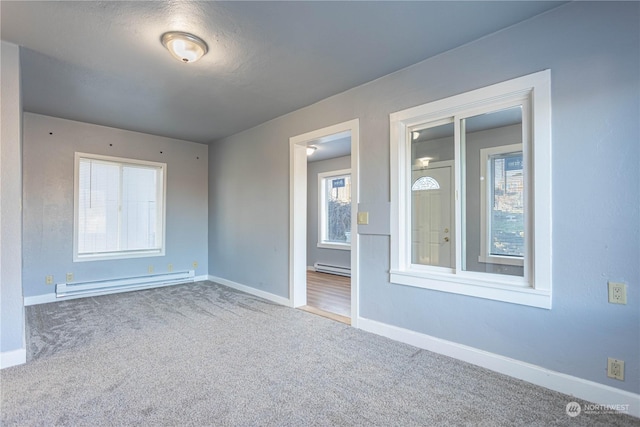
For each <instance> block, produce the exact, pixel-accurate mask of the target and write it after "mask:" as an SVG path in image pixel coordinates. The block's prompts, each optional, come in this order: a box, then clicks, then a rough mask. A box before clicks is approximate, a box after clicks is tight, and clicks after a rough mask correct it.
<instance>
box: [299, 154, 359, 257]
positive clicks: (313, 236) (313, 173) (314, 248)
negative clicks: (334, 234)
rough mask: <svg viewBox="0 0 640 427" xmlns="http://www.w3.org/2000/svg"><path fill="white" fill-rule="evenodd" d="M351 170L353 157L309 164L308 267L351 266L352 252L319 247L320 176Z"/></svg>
mask: <svg viewBox="0 0 640 427" xmlns="http://www.w3.org/2000/svg"><path fill="white" fill-rule="evenodd" d="M350 168H351V156H343V157H337V158H335V159H327V160H320V161H317V162H309V163H307V266H308V267H313V265H314V263H316V262H322V263H326V264H331V265H338V266H340V267H350V266H351V251H344V250H340V249H327V248H319V247H318V214H319V207H318V202H319V200H318V174H319V173H322V172H329V171H335V170H341V169H350Z"/></svg>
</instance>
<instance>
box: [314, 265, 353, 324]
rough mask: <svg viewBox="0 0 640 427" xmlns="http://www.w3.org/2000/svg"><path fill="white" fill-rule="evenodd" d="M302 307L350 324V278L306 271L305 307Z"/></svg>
mask: <svg viewBox="0 0 640 427" xmlns="http://www.w3.org/2000/svg"><path fill="white" fill-rule="evenodd" d="M303 309H305V310H307V311H309V312H312V313H315V314H319V315H321V316H325V317H329V318H331V319H334V320H337V321H339V322H343V323H347V324H350V323H351V278H349V277H344V276H338V275H335V274H327V273H318V272H315V271H307V307H303ZM323 312H326V313H323Z"/></svg>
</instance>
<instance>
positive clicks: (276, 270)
mask: <svg viewBox="0 0 640 427" xmlns="http://www.w3.org/2000/svg"><path fill="white" fill-rule="evenodd" d="M639 7H640V5H638V3H635V2H615V3H614V2H598V3H594V2H571V3H568V4H566V5H563V6H561V7H559V8H556V9H554V10H552V11H550V12H549V13H546V14H543V15H540V16H538V17H535V18H533V19H530V20H527V21H525V22H522V23H520V24H517V25H514V26H512V27H509V28H507V29H505V30H503V31H500V32H498V33H495V34H493V35H490V36H487V37H484V38H482V39H480V40H478V41H476V42H473V43H469V44H467V45H464V46H462V47H460V48H457V49H455V50H452V51H449V52H446V53H444V54H441V55H438V56H436V57H434V58H432V59H429V60H426V61H423V62H421V63H418V64H416V65H414V66H411V67H409V68H406V69H404V70H401V71H399V72H396V73H393V74H391V75H388V76H386V77H383V78H380V79H378V80H375V81H373V82H370V83H368V84H365V85H363V86H360V87H357V88H354V89H351V90H349V91H347V92H344V93H341V94H339V95H336V96H333V97H331V98H328V99H326V100H324V101H321V102H319V103H317V104H314V105H312V106H309V107H306V108H303V109H301V110H298V111H295V112H293V113H291V114H288V115H285V116H282V117H280V118H278V119H275V120H272V121H269V122H267V123H264V124H262V125H260V126H257V127H255V128H252V129H249V130H247V131H244V132H241V133H238V134H236V135H233V136H231V137H229V138H226V139H223V140H220V141H219V142H217V143H216V144H214V145H212V146H211V147H210V150H209V165H210V177H209V179H210V181H209V182H210V201H209V203H210V204H209V208H210V215H209V225H210V227H209V230H210V235H209V261H210V265H209V268H210V273H211V274H214V275H217V276H220V277H223V278H226V279H228V280H232V281H235V282H237V283H241V284H243V285H246V286H251V287H254V288H256V289H260V290H265V291H267V292H270V293H272V294H276V295H279V296H282V297H285V298H286V297H287V296H288V289H289V286H288V283H289V277H288V271H289V268H288V259H289V258H288V243H289V231H288V230H289V225H288V218H289V176H288V174H289V158H288V152H289V146H288V141H289V138H290V137H291V136H295V135H300V134H302V133H305V132H309V131H312V130H315V129H320V128H322V127H325V126H329V125H333V124H335V123H341V122H344V121H346V120H350V119H354V118H359V119H360V141H361V142H360V150H359V153H360V154H359V156H360V158H359V160H360V180H359V182H360V202H361V204H362V203H366V204H368V205H369V206H372V207H375V206H381V207H384V206H388V205H387V203H388V201H389V161H390V158H389V114H390V113H392V112H395V111H399V110H402V109H406V108H408V107H413V106H416V105H420V104H424V103H426V102H429V101H433V100H437V99H441V98H445V97H448V96H451V95H455V94H459V93H462V92H466V91H469V90H473V89H477V88H480V87H484V86H487V85H490V84H494V83H498V82H501V81H505V80H509V79H512V78H514V77H518V76H522V75H526V74H530V73H533V72H536V71H540V70H543V69H547V68H549V69H551V76H552V108H553V112H552V134H553V159H549V160H550V161H551V160H552V161H553V165H552V172H553V189H552V192H553V194H552V197H553V247H551V248H548V250H550V251H552V253H553V308H552V309H551V310H545V309H539V308H533V307H526V306H521V305H516V304H509V303H504V302H499V301H492V300H485V299H479V298H473V297H469V296H464V295H456V294H450V293H445V292H438V291H433V290H425V289H420V288H414V287H409V286H399V285H395V284H391V283H389V280H388V278H389V275H388V271H389V256H390V254H389V247H390V240H389V237H388V236H384V235H365V234H360V236H359V238H360V248H361V251H360V280H359V283H360V288H359V292H360V294H359V298H360V315H361V316H362V317H364V318H368V319H372V320H375V321H378V322H381V323H384V324H388V325H394V326H398V327H401V328H405V329H409V330H413V331H416V332H419V333H422V334H426V335H429V336H433V337H437V338H441V339H444V340H447V341H451V342H455V343H460V344H464V345H467V346H470V347H474V348H477V349H481V350H484V351H487V352H491V353H494V354H498V355H502V356H505V357H508V358H513V359H516V360H520V361H523V362H527V363H530V364H533V365H537V366H541V367H544V368H546V369H550V370H553V371H557V372H561V373H565V374H568V375H571V376H575V377H579V378H583V379H587V380H591V381H595V382H597V383H601V384H605V385H608V386H611V387H614V388H618V389H622V390H627V391H631V392H634V393H638V392H640V371H639V365H640V333H639V330H638V325H639V324H640V309H639V308H638V307H640V292H639V291H640V283H639V281H640V270H639V268H640V267H639V265H640V263H639V262H638V260H639V259H640V226H639V224H640V215H639V212H638V206H639V205H640V200H639V197H640V188H639V184H640V175H639V168H638V165H639V164H640V162H639V144H638V141H639V140H640V131H639V129H638V127H639V124H638V117H639V115H640V108H639V100H638V93H639V90H640V83H639V77H638V76H639V75H640V69H639V64H640V57H639V52H640V44H639V39H640V37H639V33H638V19H639ZM419 42H420V41H416V43H419ZM388 215H389V212H388V210H386V209H377V210H371V211H370V217H374V216H375V217H382V218H384V217H388ZM608 280H613V281H621V282H625V283H627V285H628V304H627V305H614V304H609V303H608V302H607V281H608ZM607 357H615V358H619V359H622V360H624V361H625V370H626V371H625V376H626V379H625V381H617V380H614V379H610V378H607V376H606V366H607Z"/></svg>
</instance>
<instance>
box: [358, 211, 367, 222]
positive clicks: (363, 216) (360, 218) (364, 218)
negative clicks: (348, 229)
mask: <svg viewBox="0 0 640 427" xmlns="http://www.w3.org/2000/svg"><path fill="white" fill-rule="evenodd" d="M367 224H369V212H358V225H367Z"/></svg>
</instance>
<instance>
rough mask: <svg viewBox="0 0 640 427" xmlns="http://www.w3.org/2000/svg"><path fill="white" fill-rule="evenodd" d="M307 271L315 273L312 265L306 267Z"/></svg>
mask: <svg viewBox="0 0 640 427" xmlns="http://www.w3.org/2000/svg"><path fill="white" fill-rule="evenodd" d="M307 271H316V268H315V267H314V266H313V265H307Z"/></svg>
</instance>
